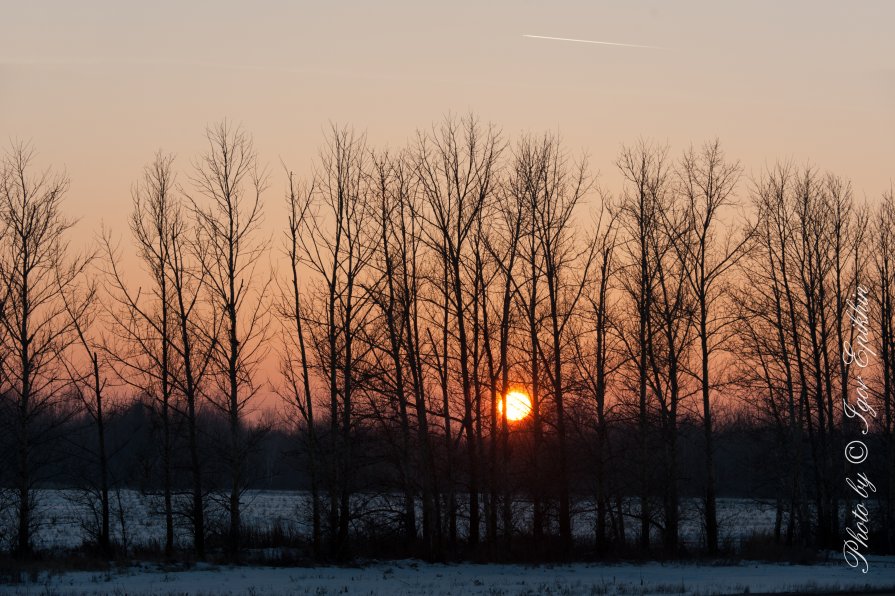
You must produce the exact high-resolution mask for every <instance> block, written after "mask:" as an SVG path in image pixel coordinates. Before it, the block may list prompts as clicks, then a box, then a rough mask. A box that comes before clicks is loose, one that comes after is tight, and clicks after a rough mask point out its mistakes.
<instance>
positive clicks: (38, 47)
mask: <svg viewBox="0 0 895 596" xmlns="http://www.w3.org/2000/svg"><path fill="white" fill-rule="evenodd" d="M180 4H181V3H180V2H172V1H168V0H164V1H156V2H142V3H139V4H138V3H130V2H113V1H111V0H100V1H97V0H86V1H79V2H69V1H64V0H60V1H55V2H45V1H39V0H35V1H29V2H16V3H13V2H7V3H5V6H4V7H3V11H2V14H3V17H2V20H0V137H2V140H3V142H6V140H7V139H25V140H28V139H30V140H31V141H33V143H34V144H35V146H36V147H37V149H38V151H39V159H38V161H39V163H40V164H41V165H48V164H53V165H55V166H60V167H65V168H66V169H67V171H68V173H69V175H70V177H71V183H72V184H71V190H70V193H69V195H68V199H67V203H66V208H67V211H68V212H69V213H70V214H72V215H75V216H78V217H80V218H81V221H80V223H79V224H78V226H77V228H76V231H75V234H76V236H77V239H78V240H83V241H85V240H87V239H89V238H91V237H92V236H93V235H94V234H95V233H96V231H97V230H98V229H99V226H100V223H101V222H104V223H105V224H106V225H107V226H109V227H110V228H112V229H113V230H117V233H118V234H119V235H122V234H124V233H125V232H126V216H127V213H128V212H129V210H130V206H131V205H130V186H131V184H132V183H133V181H134V180H135V179H136V178H137V176H138V175H139V174H140V169H141V167H142V166H143V165H144V164H145V163H146V162H148V161H149V160H150V159H151V158H152V156H153V153H154V152H155V151H156V150H157V149H158V148H163V149H165V150H166V151H172V152H175V153H176V154H177V155H178V161H177V165H178V166H179V168H180V169H181V171H182V173H181V177H180V179H181V181H183V182H186V173H187V172H186V170H187V169H188V168H189V162H190V159H191V157H192V156H193V155H195V154H196V153H197V152H198V151H200V150H201V149H202V148H203V140H204V139H203V129H204V127H205V125H206V124H207V123H210V122H215V121H218V120H220V119H222V118H224V117H227V118H229V119H231V120H233V121H235V122H239V123H242V124H243V126H244V127H245V128H246V129H247V130H248V131H250V132H251V133H252V134H253V135H254V137H255V143H256V147H257V149H258V151H259V153H260V156H261V159H262V161H263V162H267V163H268V164H269V165H270V167H271V171H272V172H273V177H272V180H271V186H270V190H269V191H268V193H267V196H266V199H267V204H268V207H267V214H268V215H267V220H268V224H269V228H270V230H271V231H272V232H273V231H274V230H276V231H277V232H278V233H279V230H278V229H277V224H278V223H280V222H282V221H283V219H282V217H281V214H282V210H281V207H282V189H283V188H284V185H285V178H284V176H283V175H282V169H281V168H280V165H279V163H280V160H283V161H285V162H286V163H287V164H289V166H290V167H291V168H293V169H294V170H295V171H296V173H298V174H302V173H306V172H307V171H308V170H309V167H310V164H311V159H312V158H313V156H314V154H315V153H316V150H317V147H318V145H319V144H320V143H321V140H322V137H323V129H324V128H325V127H326V126H327V122H328V121H330V120H332V121H336V122H340V123H352V124H354V125H355V126H356V127H358V128H361V129H366V130H367V131H368V136H369V140H370V142H371V143H372V144H375V145H377V146H384V145H389V146H391V147H396V146H399V145H402V144H403V143H404V142H405V141H406V140H407V139H409V138H410V137H412V135H413V134H414V130H415V129H416V128H418V127H424V126H427V125H428V124H429V123H431V122H432V121H434V120H437V119H439V118H440V117H441V115H442V114H444V113H446V112H448V111H452V112H455V113H463V112H466V111H469V110H473V111H475V112H476V113H478V114H479V115H480V116H481V118H482V119H484V120H492V121H494V122H496V123H498V124H500V125H501V126H502V127H503V129H504V131H505V133H506V134H507V135H508V136H513V135H515V134H516V133H518V132H520V131H523V130H535V131H540V130H544V129H550V130H553V131H558V132H559V133H560V134H561V135H562V136H563V138H564V139H565V141H566V143H567V146H568V147H569V148H570V149H572V150H574V151H578V150H582V149H583V150H587V151H588V152H589V153H590V156H591V163H592V165H593V166H594V169H596V170H599V171H600V172H601V173H602V175H601V184H602V185H603V186H605V187H607V188H609V189H610V190H617V188H618V177H617V174H616V172H615V170H614V167H613V165H612V164H613V161H614V158H615V155H616V153H617V151H618V148H619V145H620V143H623V142H632V141H634V140H636V139H637V137H638V136H641V135H642V136H646V137H650V138H653V139H657V140H660V141H666V140H667V141H668V142H669V143H670V144H671V145H672V147H673V149H674V153H675V154H676V153H677V152H678V151H679V150H680V149H682V148H683V147H684V145H685V144H687V143H688V142H690V141H691V140H692V141H695V142H701V141H702V140H704V139H706V138H709V137H713V136H716V135H717V136H720V137H721V139H722V142H723V143H724V146H725V148H726V150H727V153H728V155H730V156H732V157H738V158H740V159H741V160H742V162H743V164H744V166H745V168H746V172H747V174H748V173H749V172H756V171H757V170H759V169H760V168H761V167H762V166H763V164H764V163H765V162H766V160H773V159H775V158H777V157H792V158H794V159H796V160H797V161H800V162H804V161H805V160H808V159H810V160H811V161H812V162H813V163H814V164H815V165H817V166H818V167H820V168H822V169H832V170H835V171H836V172H837V173H840V174H842V175H845V176H847V177H850V178H851V179H852V181H853V182H854V186H855V190H856V192H857V196H858V197H861V196H865V195H866V196H868V197H870V198H875V197H876V196H878V195H879V193H880V192H881V191H882V190H884V189H886V188H888V187H889V185H890V181H891V180H892V179H893V178H895V37H893V35H892V23H893V22H895V3H893V2H885V1H879V2H870V1H862V2H854V3H845V2H818V1H815V2H808V1H799V2H793V1H786V2H740V3H736V4H734V3H732V2H710V1H700V2H692V1H688V2H674V3H671V2H659V1H655V2H638V1H632V2H628V1H625V2H622V1H619V2H509V1H507V0H501V1H497V2H488V3H487V4H486V3H482V2H472V1H458V2H449V3H448V2H441V3H437V4H435V3H420V2H410V1H406V2H273V1H269V0H268V1H260V2H251V3H249V2H235V1H223V0H221V1H203V2H183V3H182V4H184V5H186V6H181V5H180ZM523 34H536V35H546V36H555V37H568V38H577V39H590V40H603V41H611V42H620V43H629V44H639V45H650V46H660V47H661V48H663V49H643V48H628V47H617V46H601V45H591V44H576V43H569V42H560V41H547V40H540V39H528V38H523V37H522V35H523Z"/></svg>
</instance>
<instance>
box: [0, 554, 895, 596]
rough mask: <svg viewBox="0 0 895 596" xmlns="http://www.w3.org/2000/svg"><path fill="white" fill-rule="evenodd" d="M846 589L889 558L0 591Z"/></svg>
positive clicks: (886, 571) (428, 570) (176, 574)
mask: <svg viewBox="0 0 895 596" xmlns="http://www.w3.org/2000/svg"><path fill="white" fill-rule="evenodd" d="M855 589H891V590H893V591H895V557H877V558H874V559H873V560H872V561H871V569H870V572H869V573H867V574H862V573H861V572H859V571H856V570H854V569H850V568H848V567H847V566H845V564H843V563H840V562H837V563H830V564H822V565H812V566H799V565H780V564H754V563H750V564H741V565H725V566H721V565H717V566H713V565H689V564H673V565H663V564H660V563H648V564H643V565H636V564H612V565H598V564H574V565H555V566H546V565H542V566H522V565H497V564H491V565H476V564H458V565H449V564H426V563H421V562H416V561H398V562H392V563H375V564H370V565H366V566H359V567H308V568H302V567H293V568H271V567H215V566H210V565H202V566H197V567H196V568H193V569H191V570H188V571H169V570H164V569H161V568H157V567H152V566H147V565H143V566H135V567H130V568H127V569H124V570H122V571H118V572H70V573H62V574H55V575H49V574H43V575H42V576H39V577H38V578H37V580H36V581H35V582H33V583H30V584H21V585H18V586H6V587H5V588H4V587H3V586H0V592H3V593H11V594H23V595H29V594H72V595H75V594H81V595H83V594H109V593H112V594H115V593H117V594H195V595H198V594H252V595H273V594H313V595H318V596H322V595H329V594H358V595H360V594H364V595H394V596H402V595H410V594H419V595H426V596H436V595H448V594H450V595H454V594H463V595H470V596H471V595H479V594H481V595H490V596H497V595H503V596H511V595H523V594H525V595H528V594H531V595H535V594H567V595H575V594H587V595H591V594H607V595H614V594H640V595H646V594H694V595H697V594H698V595H707V594H743V593H752V594H756V593H762V592H801V593H804V592H817V591H827V592H829V591H840V590H855Z"/></svg>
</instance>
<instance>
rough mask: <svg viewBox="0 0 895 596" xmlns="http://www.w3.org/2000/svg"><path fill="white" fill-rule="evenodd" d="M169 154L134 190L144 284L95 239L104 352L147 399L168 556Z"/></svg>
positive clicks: (172, 216)
mask: <svg viewBox="0 0 895 596" xmlns="http://www.w3.org/2000/svg"><path fill="white" fill-rule="evenodd" d="M173 161H174V157H173V156H172V155H164V154H162V153H161V152H159V153H157V154H156V156H155V158H154V160H153V161H152V163H151V164H149V165H147V166H146V167H145V168H144V170H143V177H142V179H141V180H140V181H139V182H138V183H137V184H136V185H135V186H134V188H133V191H132V195H133V210H132V212H131V217H130V229H131V235H132V237H133V239H134V243H135V246H136V250H137V255H138V257H139V259H140V262H141V264H142V265H143V267H144V269H145V271H146V273H147V274H148V275H149V284H148V287H146V288H145V291H144V287H142V286H141V287H139V288H138V289H136V290H134V289H132V288H131V286H130V285H129V283H128V281H127V280H126V279H124V277H123V274H122V271H121V267H120V265H119V258H118V256H117V255H116V251H115V248H114V246H113V244H112V241H111V238H110V237H109V236H108V235H107V236H105V237H104V238H103V246H104V249H105V251H104V252H105V261H106V263H107V265H106V269H107V270H106V278H107V279H108V280H110V284H109V288H108V292H107V293H108V294H109V296H110V298H111V300H110V303H109V304H108V306H107V308H106V310H107V311H108V314H109V318H110V319H111V322H112V325H111V335H112V336H113V337H114V340H113V341H112V344H111V345H107V346H106V352H107V354H108V356H109V358H110V360H111V362H112V366H113V367H114V368H115V369H116V371H117V376H118V378H119V379H121V380H122V381H123V382H124V383H125V384H126V385H127V386H129V387H131V388H133V389H134V390H136V391H138V392H139V393H141V394H144V395H146V396H148V397H149V398H150V399H151V402H150V403H152V404H153V407H154V409H155V410H156V412H157V413H158V416H159V419H160V422H161V427H162V441H161V447H160V449H161V459H162V500H163V511H164V516H165V556H166V557H171V556H172V555H173V553H174V503H173V493H174V487H173V474H174V461H173V460H174V449H175V446H174V443H175V438H176V437H175V420H174V416H175V414H176V413H177V409H178V404H177V403H176V402H175V398H176V395H175V386H176V382H175V380H174V377H175V375H177V374H180V373H181V372H182V370H181V368H180V367H179V366H178V364H177V362H176V359H175V349H174V347H173V345H174V342H175V338H176V331H177V326H176V321H175V308H174V304H173V303H174V295H173V291H172V285H173V284H172V281H171V279H170V277H171V272H170V271H169V269H170V265H171V249H172V246H171V243H172V235H173V233H174V226H175V224H176V219H177V217H178V204H177V201H176V199H175V198H174V193H175V186H174V185H175V173H174V171H173Z"/></svg>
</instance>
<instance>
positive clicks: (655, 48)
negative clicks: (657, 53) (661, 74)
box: [522, 33, 665, 50]
mask: <svg viewBox="0 0 895 596" xmlns="http://www.w3.org/2000/svg"><path fill="white" fill-rule="evenodd" d="M522 37H529V38H531V39H549V40H552V41H573V42H575V43H595V44H598V45H601V46H621V47H624V48H644V49H647V50H664V49H665V48H661V47H659V46H641V45H637V44H634V43H616V42H614V41H595V40H593V39H571V38H569V37H549V36H547V35H529V34H527V33H526V34H523V35H522Z"/></svg>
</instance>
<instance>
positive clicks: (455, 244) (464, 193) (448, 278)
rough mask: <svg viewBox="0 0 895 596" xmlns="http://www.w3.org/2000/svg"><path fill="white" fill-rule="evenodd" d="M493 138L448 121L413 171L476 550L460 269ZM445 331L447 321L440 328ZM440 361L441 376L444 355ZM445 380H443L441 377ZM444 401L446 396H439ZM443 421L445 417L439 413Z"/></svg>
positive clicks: (496, 151) (492, 173)
mask: <svg viewBox="0 0 895 596" xmlns="http://www.w3.org/2000/svg"><path fill="white" fill-rule="evenodd" d="M502 147H503V145H502V142H501V140H500V135H499V133H498V132H497V131H496V130H495V129H494V128H493V127H490V126H489V127H487V128H484V129H483V127H482V126H480V125H479V123H478V122H477V121H476V120H475V118H474V117H472V116H467V117H465V118H462V119H460V120H457V119H454V118H451V117H448V118H446V119H445V120H444V122H442V124H441V125H440V126H438V127H435V128H433V130H432V131H431V133H428V134H422V133H421V134H420V135H419V141H418V146H417V151H416V168H417V173H418V176H419V181H420V192H421V193H422V196H423V198H424V200H425V202H426V207H427V209H426V212H425V213H426V217H427V219H428V223H429V226H427V232H426V233H427V235H428V241H429V244H430V246H431V247H432V248H433V249H434V250H436V251H440V253H441V254H440V257H441V259H442V261H443V263H444V265H445V275H444V278H445V279H444V282H445V286H444V292H445V315H446V316H447V315H452V317H451V321H452V323H453V326H454V327H455V328H456V330H457V360H458V364H459V367H460V371H459V372H460V375H459V376H460V386H461V389H462V394H463V418H462V421H463V423H462V428H463V432H464V434H465V437H466V452H467V455H468V459H469V470H468V473H469V543H470V544H471V545H477V544H478V541H479V531H480V528H479V526H480V511H479V474H478V465H479V464H478V450H477V449H476V442H475V438H474V430H473V428H474V424H475V422H474V419H473V418H474V411H475V406H474V396H473V379H472V373H471V371H470V356H469V331H468V329H467V326H468V321H467V317H468V314H467V311H468V309H469V306H470V305H469V302H468V299H467V292H466V291H465V288H466V285H467V282H466V280H465V278H464V276H463V275H462V270H463V263H464V259H465V258H466V257H465V255H466V253H467V248H468V244H469V241H470V239H471V235H472V234H473V233H474V231H475V228H474V226H475V224H476V221H478V216H479V213H480V212H481V211H482V210H483V209H484V208H485V207H486V206H487V205H488V203H489V202H490V201H492V200H493V192H494V186H495V184H496V177H497V160H498V158H499V156H500V152H501V150H502ZM444 324H445V327H446V326H447V324H448V323H447V321H445V322H444ZM443 352H444V353H443V354H442V358H443V360H444V363H445V372H447V366H446V365H447V358H448V354H447V352H446V350H445V349H443ZM445 378H446V377H445ZM445 397H446V396H445ZM445 416H446V417H447V416H448V412H447V411H446V412H445Z"/></svg>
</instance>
